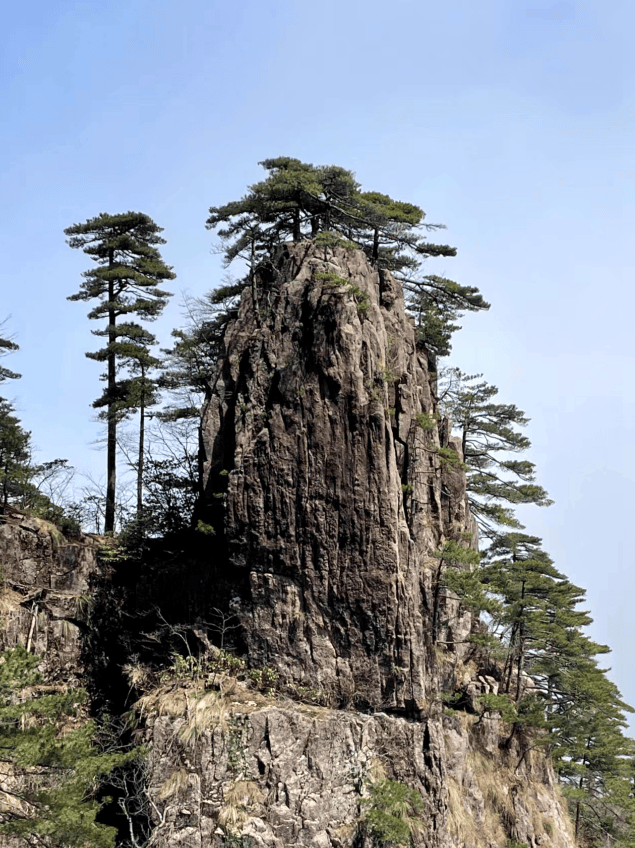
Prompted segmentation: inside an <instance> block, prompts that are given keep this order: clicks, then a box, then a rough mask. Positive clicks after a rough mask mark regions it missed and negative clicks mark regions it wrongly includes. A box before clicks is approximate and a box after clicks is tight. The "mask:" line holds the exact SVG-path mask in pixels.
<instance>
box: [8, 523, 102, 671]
mask: <svg viewBox="0 0 635 848" xmlns="http://www.w3.org/2000/svg"><path fill="white" fill-rule="evenodd" d="M98 547H99V543H98V541H97V539H94V538H92V537H90V536H82V537H78V538H77V539H74V540H73V539H67V538H65V537H64V536H63V535H62V533H60V531H59V530H58V529H57V528H56V527H55V526H54V525H53V524H51V523H50V522H48V521H44V520H42V519H39V518H34V517H32V516H29V515H26V514H24V513H21V512H19V511H18V510H12V509H8V510H6V511H5V514H4V515H3V516H2V517H1V519H0V567H1V569H2V585H1V587H0V614H1V616H2V626H1V627H0V650H4V649H6V648H13V647H15V646H16V645H22V646H23V647H25V648H26V649H27V650H28V651H30V652H32V653H35V654H38V655H39V656H40V657H42V663H41V665H40V670H41V671H42V672H43V673H44V675H45V677H46V679H47V680H48V681H49V682H57V681H62V682H64V683H65V684H69V685H71V686H72V685H81V683H80V682H79V681H80V678H81V675H82V672H83V662H82V633H81V628H82V627H84V628H85V624H84V621H85V619H86V616H87V612H88V608H89V605H90V603H91V587H90V582H91V577H92V576H94V575H95V574H97V573H98V572H99V571H100V567H99V566H98V564H97V549H98Z"/></svg>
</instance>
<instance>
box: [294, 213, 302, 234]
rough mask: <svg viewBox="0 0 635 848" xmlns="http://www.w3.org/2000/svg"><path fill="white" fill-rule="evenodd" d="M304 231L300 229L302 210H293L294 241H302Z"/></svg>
mask: <svg viewBox="0 0 635 848" xmlns="http://www.w3.org/2000/svg"><path fill="white" fill-rule="evenodd" d="M301 238H302V233H301V231H300V210H299V209H294V210H293V241H300V239H301Z"/></svg>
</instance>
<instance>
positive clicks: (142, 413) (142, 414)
mask: <svg viewBox="0 0 635 848" xmlns="http://www.w3.org/2000/svg"><path fill="white" fill-rule="evenodd" d="M145 376H146V369H145V366H144V365H143V363H141V403H140V406H139V460H138V463H137V520H139V519H140V518H141V514H142V511H143V458H144V457H143V452H144V440H145V428H146V390H145V383H144V380H145Z"/></svg>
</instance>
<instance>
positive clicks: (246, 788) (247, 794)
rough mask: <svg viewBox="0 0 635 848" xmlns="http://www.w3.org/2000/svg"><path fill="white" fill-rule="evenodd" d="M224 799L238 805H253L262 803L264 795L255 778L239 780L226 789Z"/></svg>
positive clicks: (228, 802) (227, 802)
mask: <svg viewBox="0 0 635 848" xmlns="http://www.w3.org/2000/svg"><path fill="white" fill-rule="evenodd" d="M224 800H225V803H226V804H231V805H234V806H236V807H252V806H253V805H254V804H262V801H263V795H262V792H261V791H260V787H259V786H258V784H257V783H256V781H255V780H237V781H236V782H235V783H232V785H231V786H230V787H229V788H228V789H227V790H226V791H225V793H224Z"/></svg>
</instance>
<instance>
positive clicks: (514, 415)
mask: <svg viewBox="0 0 635 848" xmlns="http://www.w3.org/2000/svg"><path fill="white" fill-rule="evenodd" d="M480 377H482V374H474V375H467V374H463V373H462V372H461V371H460V369H458V368H446V369H444V370H443V371H442V372H441V380H440V384H439V385H440V388H439V403H440V407H441V410H442V411H443V413H444V415H447V417H448V418H450V419H451V421H452V423H453V426H454V428H455V429H456V430H458V431H459V433H460V435H461V444H462V448H463V458H464V461H465V464H466V466H467V490H468V496H469V499H470V510H471V512H472V515H473V516H474V517H475V518H476V520H477V522H478V525H479V529H480V531H481V534H482V535H483V536H485V537H490V538H491V537H492V536H494V535H496V534H497V533H498V532H499V528H500V527H501V526H502V527H506V528H509V529H512V530H518V529H522V524H520V522H519V521H518V519H517V518H516V517H515V515H514V511H513V506H514V505H515V504H529V503H533V504H536V505H537V506H549V505H550V504H551V503H553V501H551V500H550V499H549V497H548V495H547V492H546V491H545V490H544V489H543V488H542V486H538V485H537V484H536V482H535V465H534V463H533V462H529V461H528V460H526V459H525V460H517V459H512V458H511V457H510V454H514V453H522V452H523V451H526V450H527V449H528V448H530V447H531V442H530V441H529V439H528V438H527V437H526V436H525V435H523V434H522V433H521V432H520V431H519V430H518V429H517V428H518V427H524V426H526V425H527V424H528V423H529V419H528V418H527V417H526V416H525V413H524V412H523V411H522V410H520V409H518V407H517V406H515V405H514V404H510V403H507V404H506V403H494V402H493V401H492V398H494V397H495V396H496V395H497V394H498V389H497V388H496V386H491V385H489V384H488V383H486V382H484V381H481V382H476V381H477V380H479V378H480Z"/></svg>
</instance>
